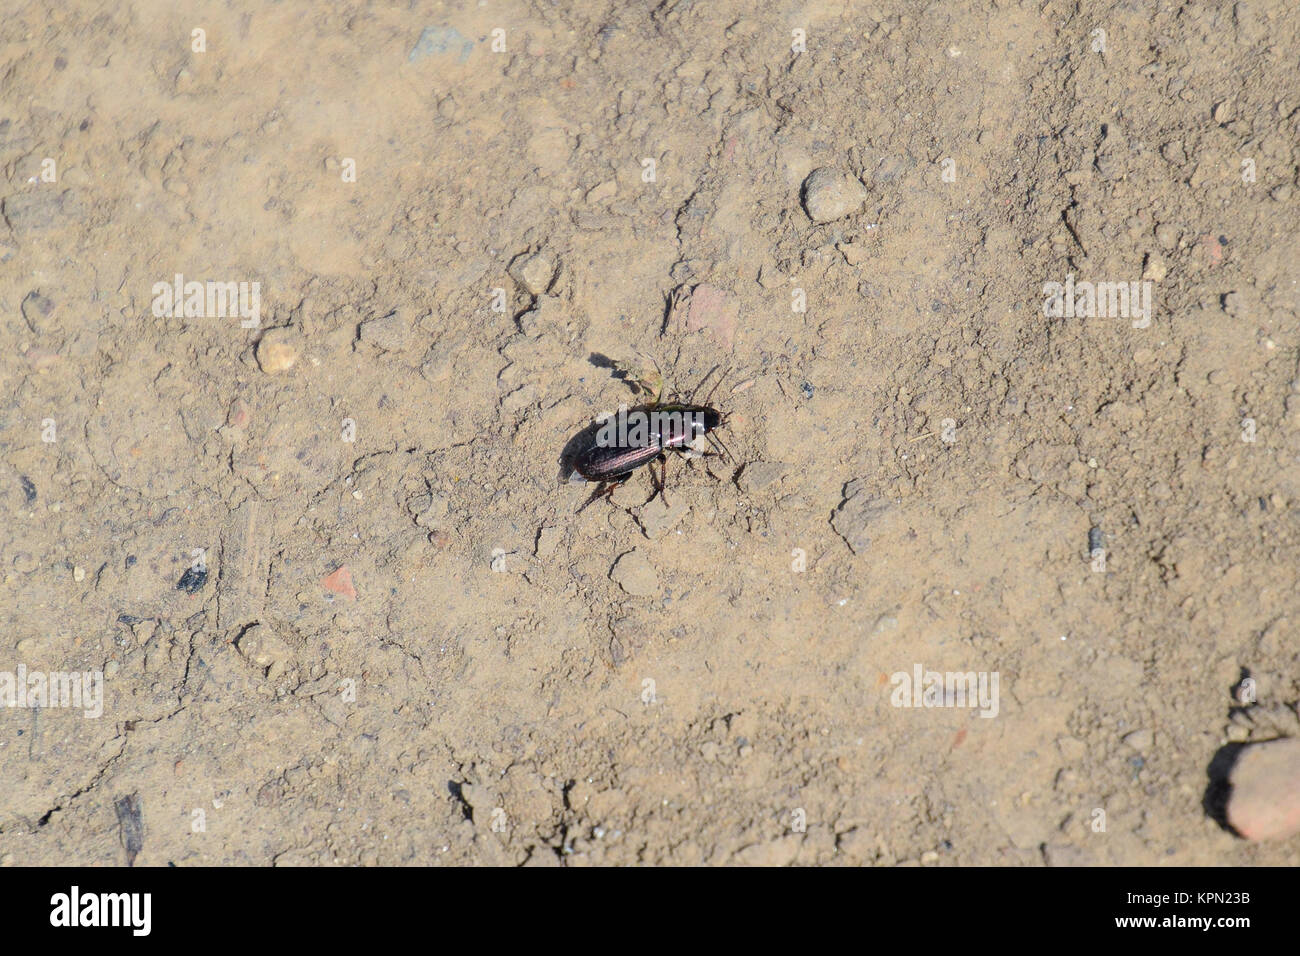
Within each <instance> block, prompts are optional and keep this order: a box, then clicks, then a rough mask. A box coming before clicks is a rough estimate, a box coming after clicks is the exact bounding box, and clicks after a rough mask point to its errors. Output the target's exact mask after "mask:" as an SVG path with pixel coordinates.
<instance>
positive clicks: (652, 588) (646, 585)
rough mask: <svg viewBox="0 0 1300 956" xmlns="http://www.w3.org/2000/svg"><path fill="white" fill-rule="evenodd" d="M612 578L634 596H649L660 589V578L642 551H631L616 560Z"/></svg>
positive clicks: (611, 574)
mask: <svg viewBox="0 0 1300 956" xmlns="http://www.w3.org/2000/svg"><path fill="white" fill-rule="evenodd" d="M609 576H610V578H611V579H612V580H613V581H615V582H616V583H617V584H618V586H619V587H621V588H622V589H623V590H624V591H626V592H627V593H628V594H631V595H632V596H634V597H649V596H651V595H652V594H655V593H656V592H657V591H658V590H659V578H658V576H657V575H656V574H655V569H654V568H652V567H651V566H650V562H649V561H648V560H646V556H645V555H644V554H642V553H641V552H640V551H629V552H628V553H627V554H625V555H623V556H622V557H620V558H619V559H618V560H617V561H616V562H614V567H613V568H611V569H610V572H609Z"/></svg>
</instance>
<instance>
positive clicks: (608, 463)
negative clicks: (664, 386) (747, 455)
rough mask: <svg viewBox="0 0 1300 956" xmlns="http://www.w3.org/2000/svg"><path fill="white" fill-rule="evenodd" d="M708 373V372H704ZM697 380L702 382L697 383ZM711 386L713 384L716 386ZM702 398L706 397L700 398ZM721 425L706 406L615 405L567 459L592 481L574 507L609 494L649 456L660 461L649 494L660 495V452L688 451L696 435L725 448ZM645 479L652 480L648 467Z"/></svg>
mask: <svg viewBox="0 0 1300 956" xmlns="http://www.w3.org/2000/svg"><path fill="white" fill-rule="evenodd" d="M715 368H716V366H715ZM712 374H713V372H712V371H710V372H709V375H712ZM705 378H706V379H707V378H708V375H706V376H705ZM721 381H722V380H721V379H719V380H718V382H721ZM700 384H701V385H703V382H701V383H700ZM714 388H717V384H715V385H714ZM697 390H698V389H697ZM711 394H712V392H710V395H711ZM707 400H708V399H707V398H706V399H705V401H707ZM726 424H727V416H726V415H725V414H724V413H723V412H720V411H718V409H716V408H714V407H713V406H711V405H696V404H693V403H689V402H659V401H654V402H651V403H649V404H646V405H638V406H636V407H634V408H630V409H629V408H626V407H623V408H620V409H619V411H618V412H617V413H616V414H615V415H612V416H610V417H609V418H607V419H605V420H604V421H603V422H602V423H600V424H599V425H598V427H597V428H596V429H595V435H594V436H592V437H591V439H590V443H589V444H587V445H586V447H584V448H583V449H582V450H581V451H580V452H579V453H578V454H577V456H576V457H575V458H574V459H573V470H574V471H576V472H577V473H578V474H579V475H581V476H582V477H583V478H584V479H586V480H587V481H594V482H597V483H598V485H597V488H596V490H595V491H594V492H593V493H592V495H591V497H590V498H588V499H587V500H586V502H584V503H583V505H582V508H579V509H578V511H582V510H583V508H586V507H587V505H589V504H591V503H592V502H593V501H595V500H596V499H597V498H599V497H601V496H605V497H608V496H609V495H611V494H613V492H614V489H615V488H616V487H617V486H618V485H620V484H622V483H623V482H624V481H626V480H627V479H628V478H630V477H632V473H633V472H634V471H636V469H638V468H640V467H642V466H643V465H648V464H650V463H651V462H652V461H654V460H655V459H659V461H660V464H661V467H660V478H659V482H658V484H657V486H656V488H655V492H656V493H657V494H659V495H663V491H664V481H665V478H666V476H667V470H668V461H667V454H666V453H667V452H670V451H676V452H683V453H684V452H687V451H690V450H691V445H692V444H693V443H694V442H695V440H696V439H697V438H699V437H700V436H705V437H706V438H707V439H708V440H709V442H710V443H711V444H714V445H715V447H719V448H721V449H722V450H723V451H724V452H725V451H726V445H723V444H722V441H721V439H720V438H718V436H717V435H715V434H714V432H715V431H716V430H717V429H719V428H722V427H724V426H725V425H726ZM727 457H730V454H728V456H727ZM651 480H652V481H653V480H654V473H653V471H652V472H651Z"/></svg>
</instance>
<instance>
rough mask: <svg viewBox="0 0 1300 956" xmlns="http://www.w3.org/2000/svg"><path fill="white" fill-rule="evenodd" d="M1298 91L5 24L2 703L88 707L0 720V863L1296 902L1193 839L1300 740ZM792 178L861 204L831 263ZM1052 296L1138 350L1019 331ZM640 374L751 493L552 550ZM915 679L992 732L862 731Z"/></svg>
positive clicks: (283, 14)
mask: <svg viewBox="0 0 1300 956" xmlns="http://www.w3.org/2000/svg"><path fill="white" fill-rule="evenodd" d="M196 29H201V30H202V31H203V33H202V34H201V35H196V34H194V32H193V31H194V30H196ZM496 30H501V31H504V33H501V34H494V31H496ZM797 30H801V31H804V35H806V43H805V44H804V48H803V49H802V50H794V49H792V47H793V46H799V38H800V37H799V34H797V33H796V32H795V31H797ZM1097 31H1104V35H1103V34H1101V33H1098V32H1097ZM1298 36H1300V8H1297V7H1296V5H1295V4H1293V3H1287V2H1284V0H1251V2H1246V3H1237V4H1235V5H1234V4H1228V3H1204V4H1178V3H1169V2H1154V0H1132V2H1122V3H1105V2H1092V0H1083V2H1057V0H1048V2H1042V3H1021V2H1013V0H1006V2H995V3H990V4H987V5H966V4H947V3H933V4H921V3H908V2H902V0H895V2H886V3H872V4H850V3H847V2H815V0H814V2H808V3H780V4H772V5H768V4H753V5H750V4H742V3H735V2H730V0H727V2H718V3H704V2H698V0H696V2H692V0H665V2H663V3H660V4H657V5H653V6H651V5H643V4H635V3H633V4H622V3H611V2H599V0H597V2H588V0H579V2H576V3H572V4H568V3H552V2H540V0H539V2H534V3H516V2H505V3H501V2H496V0H491V2H483V3H469V2H465V3H449V4H386V3H374V4H362V3H350V2H343V3H338V4H333V3H328V4H316V3H307V2H302V0H286V2H283V3H277V4H263V3H252V2H239V3H234V4H228V5H218V4H199V3H187V2H179V3H175V2H162V0H157V2H144V0H137V2H127V3H121V4H103V3H90V2H86V0H69V2H68V3H62V4H57V5H53V6H51V5H49V4H36V3H28V4H19V5H18V10H17V12H6V15H5V17H4V20H3V23H2V24H0V64H2V67H3V69H2V70H0V77H2V79H0V162H2V163H3V170H4V174H5V181H4V185H3V213H4V223H3V224H2V225H0V318H2V319H3V325H2V326H0V336H2V339H0V375H2V376H3V378H2V382H3V388H2V389H0V398H3V403H4V404H3V410H2V412H0V501H2V502H3V512H2V513H3V516H4V520H3V523H2V525H0V580H2V582H3V583H2V587H0V613H2V614H3V618H2V619H3V624H4V626H3V641H0V652H2V653H0V670H7V671H15V670H16V669H17V668H18V667H19V666H20V665H21V666H23V667H25V668H27V669H28V670H29V671H45V672H49V671H78V672H91V673H93V672H95V671H102V672H103V675H104V677H103V684H102V687H103V713H102V716H100V717H98V718H88V717H86V716H83V711H79V710H77V709H75V708H56V707H44V708H41V707H26V708H19V709H13V710H8V711H5V712H3V713H2V714H0V778H2V779H3V780H4V785H3V788H2V791H3V792H2V794H0V861H3V862H5V863H12V864H32V863H37V864H46V863H78V864H105V865H125V864H126V863H127V862H128V860H129V859H134V862H135V865H137V866H142V865H165V864H168V863H175V864H177V865H192V864H201V863H224V864H272V863H275V864H281V865H286V864H309V865H333V864H357V863H361V864H374V863H382V864H425V863H442V862H445V863H454V864H465V863H487V864H526V865H581V864H633V863H661V864H663V863H676V864H693V863H708V864H723V863H789V862H793V863H798V864H877V865H891V864H904V863H907V864H923V865H952V864H976V863H979V864H1002V865H1029V866H1039V865H1044V864H1047V865H1060V864H1063V863H1064V864H1077V863H1085V864H1109V863H1123V864H1148V865H1158V864H1243V863H1261V864H1290V865H1294V864H1296V863H1298V862H1300V840H1298V839H1291V840H1289V841H1281V842H1271V843H1260V844H1253V843H1248V842H1246V841H1244V840H1240V839H1238V838H1236V837H1234V836H1233V835H1231V834H1230V833H1228V832H1225V831H1224V830H1223V829H1222V828H1221V827H1220V826H1219V825H1218V824H1216V823H1215V822H1214V820H1212V819H1211V818H1210V817H1209V816H1207V813H1206V811H1205V809H1204V807H1203V805H1202V804H1203V800H1204V798H1205V794H1206V784H1207V768H1208V767H1209V765H1210V762H1211V760H1212V759H1213V758H1214V756H1215V754H1216V753H1217V752H1219V750H1220V748H1221V747H1222V746H1223V745H1224V744H1225V743H1227V742H1229V741H1235V742H1243V741H1254V740H1266V739H1270V738H1273V737H1278V736H1292V735H1296V734H1298V733H1300V720H1297V717H1296V710H1295V705H1296V701H1297V699H1298V698H1300V649H1298V647H1297V642H1296V632H1297V626H1300V599H1298V598H1297V594H1298V593H1300V580H1297V579H1298V577H1300V562H1298V561H1297V558H1296V555H1297V553H1298V552H1297V548H1298V546H1300V287H1298V286H1297V279H1298V275H1297V265H1298V264H1300V231H1298V230H1297V225H1296V214H1297V210H1298V207H1300V203H1298V201H1297V197H1298V195H1300V194H1298V193H1297V165H1298V164H1300V154H1298V147H1297V144H1298V143H1300V78H1298V74H1297V70H1296V62H1297V57H1298V56H1300V39H1297V37H1298ZM502 45H504V49H501V47H502ZM494 46H495V47H496V48H497V49H494ZM196 47H202V50H201V51H198V50H196ZM46 160H53V163H52V164H50V163H46ZM822 167H829V168H832V169H835V170H840V171H842V172H843V173H845V174H847V175H848V176H850V177H853V178H855V179H857V180H859V181H860V182H861V183H863V184H864V185H865V187H866V190H865V191H866V195H865V201H864V202H861V204H860V205H857V206H855V207H854V208H852V209H850V210H849V211H847V212H846V213H845V214H844V215H842V216H841V217H839V218H837V219H835V220H833V221H830V222H826V223H814V222H813V221H811V220H810V218H809V215H808V214H807V213H806V212H805V208H804V205H803V201H804V199H805V197H804V196H803V195H802V194H801V188H802V184H803V183H804V181H805V179H806V178H807V176H808V174H809V173H810V172H811V171H813V170H815V169H818V168H822ZM530 256H539V257H540V258H539V259H538V261H537V262H535V263H532V264H531V265H532V266H533V269H532V273H531V275H532V277H533V278H532V279H531V280H527V281H531V282H532V283H533V284H534V285H535V286H536V287H537V288H538V290H539V292H538V294H533V293H532V292H530V291H528V289H527V287H526V284H525V281H524V280H520V279H516V278H515V277H513V276H512V275H511V273H510V271H509V270H510V269H511V266H512V263H514V264H515V268H514V272H516V273H521V274H522V270H521V268H520V266H521V265H522V264H523V262H525V261H527V260H528V258H529V257H530ZM521 257H522V258H521ZM517 260H518V261H517ZM548 263H549V264H553V265H554V273H553V274H551V273H549V272H547V271H546V269H545V266H546V265H547V264H548ZM177 274H180V275H182V276H184V280H185V281H187V282H188V281H198V282H205V283H206V282H209V281H211V282H217V283H243V282H246V283H250V284H251V283H257V284H258V290H259V293H258V294H259V296H260V300H259V305H260V311H259V314H258V316H257V318H258V323H257V327H255V328H254V327H248V323H247V322H245V321H244V320H243V319H241V316H240V315H239V314H237V313H234V312H232V311H231V310H230V309H225V310H222V309H220V308H217V309H216V310H215V312H214V311H213V310H208V311H204V310H202V309H196V310H194V312H198V313H199V314H190V315H185V314H184V311H183V310H182V313H181V314H180V315H176V316H173V315H169V314H166V313H167V312H169V311H170V310H169V309H168V308H166V307H163V308H161V309H159V308H158V304H159V303H158V299H159V297H160V296H162V295H164V293H161V292H159V291H157V289H156V286H158V285H159V284H161V285H162V286H163V287H164V288H165V287H166V286H168V285H169V284H170V283H172V282H173V281H175V277H176V275H177ZM539 276H540V278H539ZM1067 276H1073V280H1072V281H1079V282H1083V281H1089V282H1100V281H1105V282H1123V283H1129V282H1138V283H1141V282H1143V281H1145V282H1150V283H1151V286H1150V288H1151V289H1152V311H1151V315H1150V317H1149V321H1148V322H1146V323H1145V324H1144V323H1143V322H1142V321H1141V320H1140V319H1131V318H1130V317H1129V316H1124V315H1121V316H1110V315H1102V316H1090V315H1084V316H1077V315H1076V316H1073V317H1071V316H1066V315H1060V316H1053V315H1047V314H1045V313H1046V312H1048V311H1050V309H1049V308H1047V306H1048V305H1050V303H1047V302H1046V301H1045V300H1046V299H1047V298H1048V295H1047V294H1046V293H1045V292H1044V286H1045V284H1047V283H1051V282H1059V283H1065V282H1066V279H1067ZM249 288H250V289H251V286H250V287H249ZM204 304H205V306H206V305H207V304H208V303H207V301H206V299H204ZM218 305H219V303H218ZM800 305H803V306H805V307H804V308H803V309H802V310H800V308H799V306H800ZM160 311H161V312H162V313H163V314H159V312H160ZM637 353H644V354H645V355H648V356H650V357H652V358H653V359H654V360H655V361H656V362H658V363H659V364H660V367H661V368H662V370H663V374H664V377H665V379H666V381H667V383H668V386H669V387H670V388H671V389H673V390H675V391H676V392H678V393H682V394H684V393H687V392H689V391H690V390H691V389H692V388H694V387H695V385H696V384H697V383H698V382H699V381H700V380H701V379H702V378H703V377H704V375H705V373H706V372H708V371H709V370H710V369H712V368H713V367H714V366H721V371H720V372H719V373H718V374H719V375H721V374H722V372H725V374H726V377H725V379H723V381H722V384H721V385H720V386H719V387H718V388H717V390H716V391H715V392H714V393H713V395H712V398H711V401H712V403H713V404H714V405H716V406H717V407H719V408H720V409H722V410H724V411H725V412H727V413H728V415H729V421H728V424H727V426H726V428H725V429H723V430H722V431H721V432H720V435H721V436H722V437H723V439H724V440H725V441H726V443H727V446H728V448H729V449H730V451H731V452H732V455H733V458H734V461H727V460H725V459H719V458H704V459H696V460H691V461H685V460H683V459H682V458H680V457H679V456H674V457H673V459H672V460H671V461H670V462H669V463H668V488H667V495H666V498H667V503H666V505H665V503H664V502H663V501H662V500H651V496H652V493H653V487H652V483H651V479H650V476H649V474H648V473H647V472H645V471H642V472H638V473H637V474H636V475H635V476H634V477H633V479H632V480H631V481H629V482H628V483H627V484H626V485H625V486H623V487H621V488H620V489H618V490H617V492H616V493H615V494H614V496H613V501H612V502H604V501H597V502H595V503H594V504H592V505H591V506H590V507H588V508H586V509H585V510H583V511H581V513H578V509H579V507H580V506H581V505H582V503H583V501H584V500H585V499H586V498H587V496H588V493H589V491H590V488H589V486H586V485H584V484H574V483H566V482H564V481H563V480H562V479H561V477H560V472H561V467H560V464H561V463H560V460H559V459H560V454H561V451H562V449H563V448H564V447H565V444H566V442H568V441H569V439H570V438H571V437H573V436H574V435H575V434H576V433H578V432H579V430H581V429H582V428H583V427H584V426H587V425H589V424H590V423H591V422H592V420H593V419H594V418H595V416H597V415H598V414H600V413H602V412H603V411H609V410H612V409H614V408H616V407H617V406H618V405H619V404H620V403H621V402H628V401H632V400H633V396H632V393H631V391H630V390H629V388H628V387H627V385H626V384H625V383H624V382H621V381H619V380H618V379H617V378H616V377H614V376H613V375H612V374H611V369H610V367H609V361H607V359H613V360H617V361H624V362H626V361H627V360H629V359H630V358H632V357H634V356H636V355H637ZM290 360H292V365H291V366H289V367H285V366H286V365H287V364H288V363H289V362H290ZM716 377H717V376H715V378H716ZM1094 529H1095V530H1094ZM1094 548H1097V549H1099V551H1101V552H1104V554H1100V553H1095V552H1094V551H1093V549H1094ZM340 568H345V569H346V571H339V569H340ZM183 578H184V586H183V587H178V585H179V584H181V583H182V579H183ZM917 667H920V668H921V669H922V671H923V672H924V671H930V670H933V671H936V672H955V673H966V672H973V673H975V674H977V675H983V677H985V678H990V679H991V678H992V677H994V676H996V679H997V681H998V688H999V694H998V697H997V701H996V714H994V713H993V708H992V707H984V708H980V707H975V706H969V704H970V702H969V701H968V702H965V703H966V705H965V706H946V707H924V706H922V707H899V706H895V703H897V701H898V699H899V697H898V693H899V690H900V687H901V686H902V685H901V678H900V677H898V676H897V675H911V674H912V673H913V672H914V670H915V669H916V668H917ZM1247 679H1249V681H1250V682H1251V683H1249V684H1248V685H1246V686H1249V687H1250V688H1251V694H1252V695H1253V698H1254V699H1253V702H1252V701H1251V700H1249V699H1247V698H1248V697H1249V696H1251V695H1247V694H1246V693H1245V692H1244V690H1243V681H1244V680H1247ZM931 702H932V703H933V702H934V701H933V700H932V701H931ZM947 703H951V704H960V703H962V702H961V701H953V700H948V701H947ZM981 714H988V716H981ZM132 795H135V799H134V801H130V800H127V799H126V798H129V797H131V796H132Z"/></svg>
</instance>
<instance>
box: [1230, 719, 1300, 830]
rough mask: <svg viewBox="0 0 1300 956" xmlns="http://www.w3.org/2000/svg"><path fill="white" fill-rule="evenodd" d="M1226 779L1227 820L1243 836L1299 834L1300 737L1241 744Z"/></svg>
mask: <svg viewBox="0 0 1300 956" xmlns="http://www.w3.org/2000/svg"><path fill="white" fill-rule="evenodd" d="M1228 781H1229V783H1231V784H1232V792H1231V795H1230V796H1229V797H1228V807H1227V811H1228V812H1227V816H1228V823H1230V824H1231V825H1232V828H1233V829H1234V830H1236V831H1237V832H1238V833H1240V834H1241V835H1242V836H1244V837H1245V838H1246V839H1248V840H1283V839H1286V838H1287V837H1289V836H1291V835H1292V834H1295V833H1300V738H1297V737H1288V738H1285V739H1282V740H1270V741H1267V742H1265V743H1262V744H1251V745H1250V746H1247V747H1243V748H1242V750H1241V753H1240V755H1239V756H1238V757H1237V762H1236V763H1235V764H1233V766H1232V771H1231V773H1230V775H1229V777H1228Z"/></svg>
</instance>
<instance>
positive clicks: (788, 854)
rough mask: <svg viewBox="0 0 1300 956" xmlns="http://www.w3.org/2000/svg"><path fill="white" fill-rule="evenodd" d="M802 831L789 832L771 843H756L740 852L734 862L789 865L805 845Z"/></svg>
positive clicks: (754, 864)
mask: <svg viewBox="0 0 1300 956" xmlns="http://www.w3.org/2000/svg"><path fill="white" fill-rule="evenodd" d="M803 841H804V835H803V834H802V833H787V834H786V835H785V836H783V837H780V838H778V839H776V840H772V841H771V842H769V843H754V844H751V845H750V846H747V847H745V848H744V849H743V850H741V851H740V852H738V853H737V854H736V855H735V856H734V857H733V858H732V860H733V862H735V863H737V864H739V865H740V866H789V865H790V864H791V863H793V862H794V858H795V857H796V856H797V855H798V853H799V847H800V846H802V845H803Z"/></svg>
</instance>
